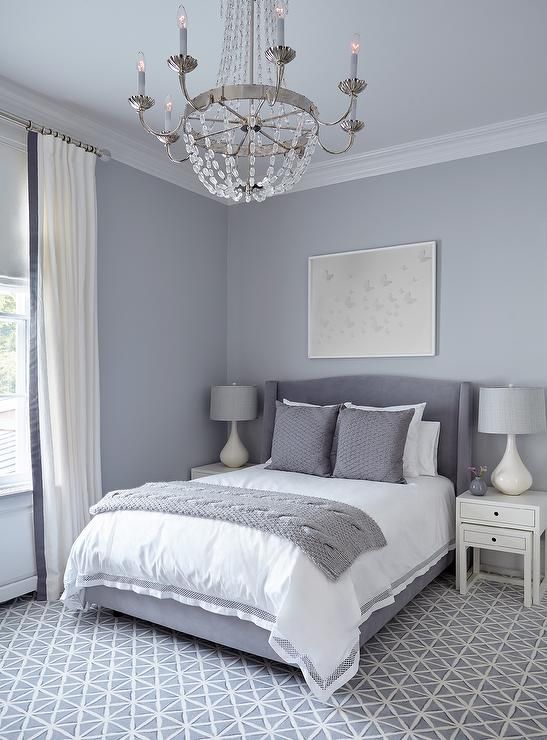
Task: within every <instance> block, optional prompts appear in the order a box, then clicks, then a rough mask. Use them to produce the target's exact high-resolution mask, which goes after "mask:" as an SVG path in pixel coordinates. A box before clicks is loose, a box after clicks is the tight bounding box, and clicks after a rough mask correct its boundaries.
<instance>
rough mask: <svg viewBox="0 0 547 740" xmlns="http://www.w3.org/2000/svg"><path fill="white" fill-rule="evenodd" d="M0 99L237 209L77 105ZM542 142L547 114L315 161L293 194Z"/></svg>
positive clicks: (16, 93)
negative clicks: (85, 112) (87, 113)
mask: <svg viewBox="0 0 547 740" xmlns="http://www.w3.org/2000/svg"><path fill="white" fill-rule="evenodd" d="M0 100H1V101H2V105H1V107H2V108H5V109H6V110H9V111H10V112H11V113H15V114H16V115H19V116H22V117H24V118H30V119H32V120H34V121H35V122H36V123H40V124H44V125H46V126H50V127H52V128H58V129H59V130H61V131H63V132H66V133H67V134H69V135H71V136H74V137H75V138H78V139H80V140H82V141H86V142H88V143H90V144H94V145H96V146H99V147H100V148H103V149H108V150H109V151H110V153H111V155H112V158H113V159H115V160H117V161H118V162H122V163H123V164H126V165H129V166H130V167H134V168H135V169H138V170H141V171H143V172H146V173H148V174H150V175H153V176H154V177H159V178H160V179H162V180H166V181H167V182H170V183H173V184H174V185H178V186H179V187H182V188H185V189H187V190H191V191H192V192H194V193H197V194H198V195H202V196H204V197H207V198H213V199H214V200H215V201H216V202H220V203H221V204H223V205H232V203H231V202H228V201H225V200H222V201H219V199H218V198H215V197H214V196H211V195H209V193H207V191H206V190H205V189H204V188H203V187H202V185H201V184H200V183H199V181H198V180H197V178H196V177H195V176H194V173H193V172H192V170H191V169H190V168H189V167H186V166H184V165H183V166H176V165H174V164H173V163H171V162H170V161H169V160H168V159H167V158H166V157H165V155H164V152H163V150H162V149H161V148H160V147H153V146H149V145H147V144H143V142H142V141H141V140H140V139H138V138H137V137H131V136H128V135H127V134H125V133H124V132H122V131H120V130H117V129H114V128H112V127H110V126H107V125H105V124H103V123H100V122H99V121H97V120H92V119H90V118H89V117H88V116H87V115H85V114H84V113H83V112H82V111H81V109H79V108H77V107H76V106H70V105H67V104H65V103H63V104H62V103H58V102H56V101H53V100H52V99H51V98H47V97H46V96H44V95H41V94H40V93H36V92H34V91H33V90H29V89H27V88H22V87H21V86H19V85H15V84H14V83H13V82H11V81H10V80H7V79H6V78H3V77H0ZM543 142H547V113H539V114H536V115H532V116H527V117H525V118H516V119H513V120H510V121H503V122H501V123H494V124H489V125H486V126H479V127H478V128H472V129H466V130H463V131H456V132H454V133H449V134H444V135H442V136H436V137H432V138H429V139H420V140H417V141H410V142H408V143H405V144H398V145H396V146H391V147H386V148H384V149H376V150H373V151H369V152H363V153H360V154H355V155H350V156H345V157H336V158H333V159H332V160H330V161H322V162H315V163H312V164H311V165H310V166H309V167H308V170H307V172H306V173H305V175H304V177H303V178H302V180H301V181H300V182H299V183H298V185H297V186H296V187H295V188H294V191H302V190H309V189H311V188H320V187H324V186H326V185H334V184H337V183H340V182H347V181H351V180H359V179H362V178H365V177H376V176H378V175H386V174H389V173H392V172H400V171H404V170H410V169H414V168H416V167H427V166H429V165H432V164H440V163H442V162H450V161H454V160H458V159H465V158H467V157H476V156H479V155H481V154H492V153H493V152H500V151H504V150H507V149H515V148H518V147H522V146H530V145H531V144H540V143H543Z"/></svg>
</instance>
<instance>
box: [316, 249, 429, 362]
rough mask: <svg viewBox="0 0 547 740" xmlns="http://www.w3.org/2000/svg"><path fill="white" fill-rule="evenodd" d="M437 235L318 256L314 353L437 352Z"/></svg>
mask: <svg viewBox="0 0 547 740" xmlns="http://www.w3.org/2000/svg"><path fill="white" fill-rule="evenodd" d="M436 247H437V244H436V242H419V243H417V244H403V245H400V246H395V247H381V248H379V249H363V250H359V251H357V252H338V253H337V254H325V255H319V256H317V257H310V258H309V262H308V357H310V358H325V357H419V356H431V355H434V354H435V353H436V321H435V319H436V295H435V294H436V284H437V276H436V252H437V250H436Z"/></svg>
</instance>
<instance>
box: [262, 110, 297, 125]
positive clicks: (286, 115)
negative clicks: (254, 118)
mask: <svg viewBox="0 0 547 740" xmlns="http://www.w3.org/2000/svg"><path fill="white" fill-rule="evenodd" d="M301 112H302V111H300V110H291V111H289V112H288V113H280V114H279V115H278V116H270V118H263V119H262V121H263V123H266V122H268V123H271V121H278V120H279V119H280V118H288V117H289V116H296V114H297V113H301Z"/></svg>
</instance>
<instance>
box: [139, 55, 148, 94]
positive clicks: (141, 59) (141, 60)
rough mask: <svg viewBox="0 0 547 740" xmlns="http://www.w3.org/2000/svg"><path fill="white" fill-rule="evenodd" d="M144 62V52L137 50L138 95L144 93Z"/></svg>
mask: <svg viewBox="0 0 547 740" xmlns="http://www.w3.org/2000/svg"><path fill="white" fill-rule="evenodd" d="M145 68H146V65H145V62H144V54H143V53H142V51H139V53H138V54H137V78H138V79H137V83H138V89H139V95H144V87H145V82H146V72H145Z"/></svg>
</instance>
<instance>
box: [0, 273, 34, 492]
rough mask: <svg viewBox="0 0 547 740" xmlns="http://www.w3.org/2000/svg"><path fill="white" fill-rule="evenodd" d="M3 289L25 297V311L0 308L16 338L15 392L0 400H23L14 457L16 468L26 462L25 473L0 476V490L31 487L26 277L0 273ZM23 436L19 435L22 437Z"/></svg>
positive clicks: (20, 406) (28, 314) (18, 410)
mask: <svg viewBox="0 0 547 740" xmlns="http://www.w3.org/2000/svg"><path fill="white" fill-rule="evenodd" d="M2 288H5V289H6V290H8V291H10V292H12V293H24V294H25V297H26V301H25V311H24V313H9V312H7V313H4V312H3V311H0V319H4V320H7V321H15V322H16V324H17V339H16V352H17V358H16V367H17V375H16V379H15V393H7V394H0V400H2V401H3V400H13V399H20V400H23V401H24V403H22V404H18V405H17V410H16V414H17V417H16V459H17V468H18V469H20V467H21V465H22V464H25V463H26V468H27V469H26V470H24V472H20V473H15V474H11V475H0V492H2V491H3V490H6V489H13V488H17V489H19V488H21V489H28V490H30V489H31V488H32V470H31V463H30V434H29V385H28V367H29V322H30V295H29V281H28V280H27V279H25V278H12V277H7V276H5V275H0V289H2ZM21 435H22V436H21Z"/></svg>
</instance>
